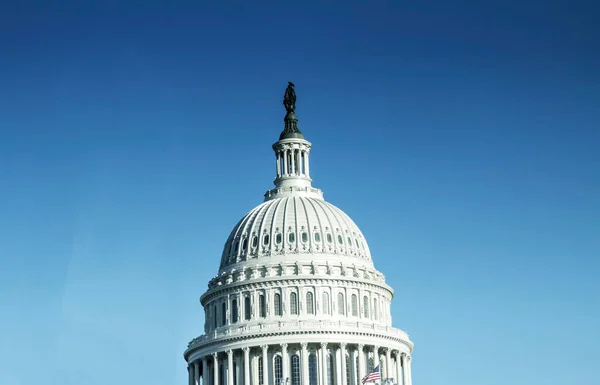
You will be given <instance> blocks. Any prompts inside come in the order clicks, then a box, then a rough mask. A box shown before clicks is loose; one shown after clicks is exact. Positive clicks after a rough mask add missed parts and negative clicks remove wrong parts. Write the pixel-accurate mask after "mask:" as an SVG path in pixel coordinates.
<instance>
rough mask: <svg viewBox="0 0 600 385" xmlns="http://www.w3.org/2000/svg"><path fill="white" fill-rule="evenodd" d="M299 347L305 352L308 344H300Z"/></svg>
mask: <svg viewBox="0 0 600 385" xmlns="http://www.w3.org/2000/svg"><path fill="white" fill-rule="evenodd" d="M300 346H301V347H302V350H307V349H308V343H307V342H301V343H300Z"/></svg>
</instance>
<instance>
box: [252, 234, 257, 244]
mask: <svg viewBox="0 0 600 385" xmlns="http://www.w3.org/2000/svg"><path fill="white" fill-rule="evenodd" d="M256 246H258V237H257V236H256V235H255V236H253V237H252V247H256Z"/></svg>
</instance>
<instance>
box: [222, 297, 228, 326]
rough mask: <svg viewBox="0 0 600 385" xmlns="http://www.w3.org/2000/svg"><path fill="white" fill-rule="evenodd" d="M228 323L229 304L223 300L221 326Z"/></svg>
mask: <svg viewBox="0 0 600 385" xmlns="http://www.w3.org/2000/svg"><path fill="white" fill-rule="evenodd" d="M226 323H227V304H226V303H225V302H223V303H222V304H221V326H223V325H225V324H226Z"/></svg>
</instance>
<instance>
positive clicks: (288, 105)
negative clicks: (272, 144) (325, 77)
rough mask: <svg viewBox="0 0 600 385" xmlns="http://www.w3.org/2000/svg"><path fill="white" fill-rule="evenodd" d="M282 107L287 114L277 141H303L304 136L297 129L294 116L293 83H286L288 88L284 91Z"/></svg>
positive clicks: (294, 96) (294, 93)
mask: <svg viewBox="0 0 600 385" xmlns="http://www.w3.org/2000/svg"><path fill="white" fill-rule="evenodd" d="M283 106H284V107H285V110H286V111H287V113H286V114H285V118H284V119H283V121H284V122H285V128H284V129H283V132H282V133H281V135H279V140H281V139H286V138H300V139H304V135H302V132H300V130H299V129H298V117H297V116H296V114H295V111H296V91H295V90H294V83H292V82H288V86H287V88H286V89H285V94H284V95H283Z"/></svg>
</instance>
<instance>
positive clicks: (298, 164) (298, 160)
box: [296, 150, 302, 175]
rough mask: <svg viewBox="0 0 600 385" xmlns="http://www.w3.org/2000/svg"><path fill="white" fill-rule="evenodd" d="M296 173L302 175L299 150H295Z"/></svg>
mask: <svg viewBox="0 0 600 385" xmlns="http://www.w3.org/2000/svg"><path fill="white" fill-rule="evenodd" d="M296 174H298V175H302V155H300V150H296Z"/></svg>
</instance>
